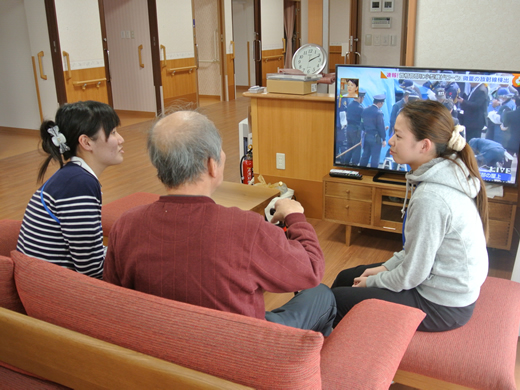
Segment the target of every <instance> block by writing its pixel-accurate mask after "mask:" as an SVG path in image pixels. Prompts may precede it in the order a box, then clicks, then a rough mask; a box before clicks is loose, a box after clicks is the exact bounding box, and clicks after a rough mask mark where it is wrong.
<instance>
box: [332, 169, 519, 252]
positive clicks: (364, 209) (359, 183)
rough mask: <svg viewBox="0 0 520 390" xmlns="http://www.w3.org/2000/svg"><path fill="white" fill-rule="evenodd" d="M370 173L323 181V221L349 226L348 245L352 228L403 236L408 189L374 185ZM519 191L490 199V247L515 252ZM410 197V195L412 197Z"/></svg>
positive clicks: (507, 190) (347, 231) (386, 184)
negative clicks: (512, 243)
mask: <svg viewBox="0 0 520 390" xmlns="http://www.w3.org/2000/svg"><path fill="white" fill-rule="evenodd" d="M372 179H373V176H372V175H371V174H370V173H368V174H367V173H365V172H364V174H363V178H362V179H361V180H352V179H343V178H337V177H330V176H328V175H327V176H325V177H324V178H323V219H325V220H327V221H331V222H336V223H341V224H344V225H345V226H346V229H345V242H346V244H347V245H350V244H351V242H352V238H353V237H352V227H353V226H355V227H361V228H368V229H376V230H382V231H388V232H393V233H401V232H402V229H403V224H402V218H401V209H402V207H403V200H404V197H405V193H406V189H405V186H403V185H399V184H388V183H380V182H374V181H373V180H372ZM517 195H518V191H517V189H516V188H511V187H504V194H503V196H502V197H494V198H489V199H488V201H489V239H488V247H490V248H496V249H506V250H509V249H510V248H511V241H512V236H513V230H514V221H515V215H516V205H517ZM409 196H410V195H409Z"/></svg>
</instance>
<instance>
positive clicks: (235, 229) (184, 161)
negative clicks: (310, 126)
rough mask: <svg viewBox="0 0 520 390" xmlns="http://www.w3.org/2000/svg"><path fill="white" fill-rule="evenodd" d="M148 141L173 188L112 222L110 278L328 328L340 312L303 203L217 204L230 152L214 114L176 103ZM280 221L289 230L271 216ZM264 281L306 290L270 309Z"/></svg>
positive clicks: (276, 287) (270, 287)
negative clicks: (270, 207)
mask: <svg viewBox="0 0 520 390" xmlns="http://www.w3.org/2000/svg"><path fill="white" fill-rule="evenodd" d="M148 150H149V155H150V158H151V161H152V163H153V165H154V166H155V167H156V169H157V175H158V177H159V179H160V180H161V181H162V183H163V184H164V185H165V187H166V193H167V195H165V196H161V197H160V198H159V200H158V201H157V202H155V203H152V204H150V205H145V206H140V207H136V208H134V209H131V210H129V211H127V212H126V213H125V214H123V215H122V216H121V217H120V218H119V219H118V220H117V221H116V223H115V224H114V226H113V227H112V230H111V232H110V239H109V245H108V253H107V256H106V259H105V265H104V274H103V278H104V280H106V281H108V282H110V283H113V284H117V285H120V286H123V287H127V288H131V289H135V290H138V291H142V292H145V293H149V294H153V295H157V296H160V297H164V298H169V299H173V300H177V301H181V302H186V303H190V304H193V305H199V306H204V307H208V308H212V309H217V310H223V311H228V312H232V313H238V314H243V315H246V316H250V317H255V318H260V319H266V320H268V321H272V322H276V323H280V324H284V325H288V326H293V327H297V328H301V329H312V330H315V331H318V332H322V333H323V334H324V335H326V336H327V335H329V334H330V332H331V331H332V323H333V320H334V317H335V315H336V303H335V300H334V295H333V294H332V292H331V291H330V289H329V288H328V287H327V286H325V285H323V284H320V281H321V279H322V277H323V272H324V267H325V262H324V257H323V252H322V251H321V248H320V245H319V242H318V237H317V235H316V232H315V231H314V229H313V227H312V226H311V225H310V224H309V223H308V222H307V221H306V219H305V216H304V214H303V207H302V206H301V205H300V203H298V202H296V201H294V200H290V199H280V200H278V201H277V202H276V204H275V213H274V215H273V219H272V221H271V223H270V222H267V221H265V219H264V218H262V217H261V216H260V215H259V214H257V213H254V212H252V211H243V210H240V209H239V208H236V207H231V208H226V207H223V206H220V205H217V204H216V203H215V202H214V201H213V200H212V199H211V195H212V194H213V192H214V191H215V190H216V189H217V187H218V186H219V185H220V184H221V183H222V180H223V175H224V163H225V160H226V155H225V154H224V152H223V151H222V139H221V137H220V134H219V131H218V130H217V128H216V127H215V125H214V124H213V122H211V121H210V120H209V119H208V118H206V117H205V116H204V115H201V114H199V113H196V112H193V111H178V112H176V113H173V114H170V115H168V116H166V117H164V118H162V119H161V120H159V121H158V122H157V123H156V124H155V126H154V127H153V129H152V130H151V132H150V135H149V139H148ZM278 221H284V222H285V225H286V226H287V236H286V235H285V233H284V231H283V230H282V229H280V228H279V227H277V226H275V225H274V224H273V223H276V222H278ZM264 291H271V292H276V293H286V292H295V291H300V292H299V293H298V294H296V295H295V296H294V298H292V299H291V300H290V301H289V302H288V303H287V304H285V305H284V306H282V307H280V308H279V309H276V310H273V311H268V312H266V311H265V306H264V296H263V293H264Z"/></svg>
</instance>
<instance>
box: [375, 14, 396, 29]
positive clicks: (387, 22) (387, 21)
mask: <svg viewBox="0 0 520 390" xmlns="http://www.w3.org/2000/svg"><path fill="white" fill-rule="evenodd" d="M390 27H392V18H391V17H390V16H386V17H377V16H376V17H373V18H372V28H390Z"/></svg>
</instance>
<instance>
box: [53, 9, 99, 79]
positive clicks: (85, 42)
mask: <svg viewBox="0 0 520 390" xmlns="http://www.w3.org/2000/svg"><path fill="white" fill-rule="evenodd" d="M54 2H55V5H56V16H57V18H58V31H59V36H60V46H61V50H62V51H66V52H67V53H69V56H70V67H71V69H72V70H75V69H86V68H99V67H103V66H105V61H104V60H103V42H102V36H101V23H100V20H99V5H98V1H97V0H54ZM63 69H64V70H67V61H66V60H65V59H63Z"/></svg>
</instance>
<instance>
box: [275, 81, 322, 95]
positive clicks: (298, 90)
mask: <svg viewBox="0 0 520 390" xmlns="http://www.w3.org/2000/svg"><path fill="white" fill-rule="evenodd" d="M317 91H318V83H316V81H314V80H310V81H300V80H270V79H267V92H269V93H288V94H293V95H307V94H309V93H314V92H317Z"/></svg>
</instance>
